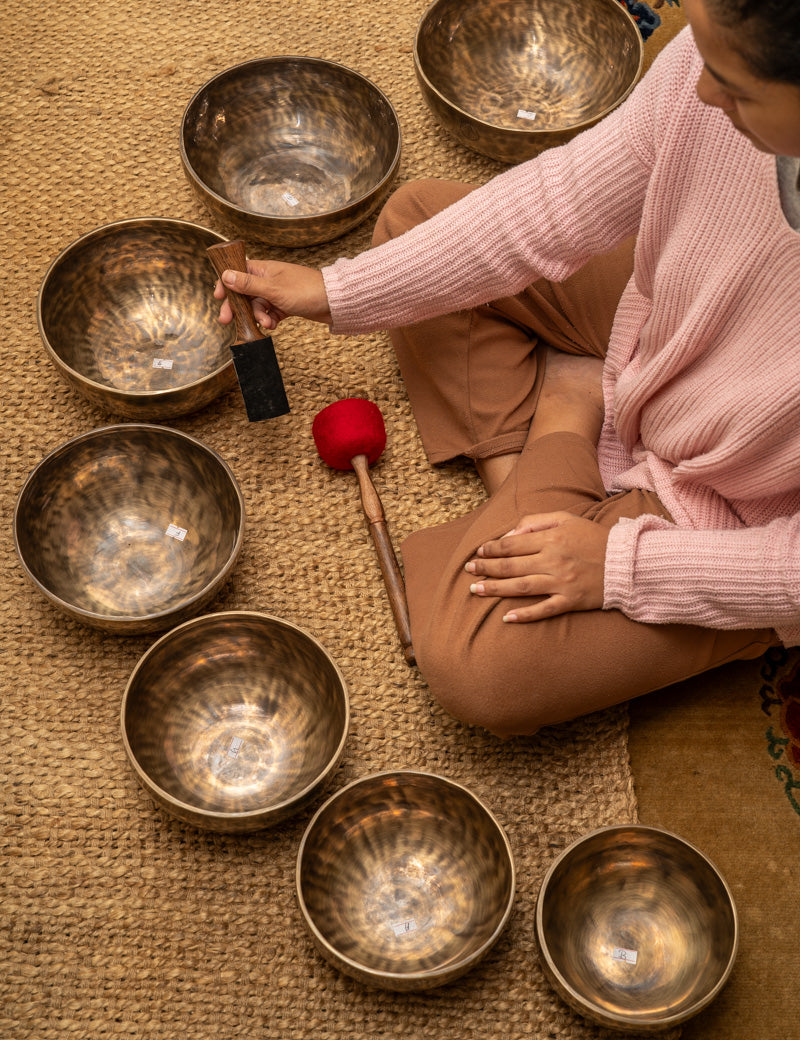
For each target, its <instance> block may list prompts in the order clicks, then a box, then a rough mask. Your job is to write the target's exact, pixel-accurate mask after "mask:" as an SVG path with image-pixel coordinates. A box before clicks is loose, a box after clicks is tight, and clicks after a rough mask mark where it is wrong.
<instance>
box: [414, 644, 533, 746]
mask: <svg viewBox="0 0 800 1040" xmlns="http://www.w3.org/2000/svg"><path fill="white" fill-rule="evenodd" d="M415 650H416V653H417V660H418V663H419V667H420V671H421V672H422V675H423V678H424V679H425V681H426V682H427V684H428V688H429V689H430V692H431V695H432V696H433V698H434V700H436V701H437V702H438V703H439V704H440V705H441V706H442V707H443V708H444V710H445V711H446V712H447V713H448V714H449V715H452V716H453V717H454V718H456V719H458V720H459V721H460V722H463V723H466V724H467V725H469V726H478V727H480V728H481V729H486V730H488V731H489V732H490V733H494V734H495V735H496V736H499V737H503V738H508V737H513V736H531V735H532V734H534V733H536V731H537V730H539V729H541V728H542V726H545V725H548V724H549V723H550V722H552V721H553V719H552V717H551V716H552V704H551V703H550V697H549V696H548V695H545V696H544V697H542V695H541V693H540V692H539V691H541V690H542V685H541V684H540V683H538V682H537V681H536V680H535V679H534V678H533V677H532V676H523V675H521V674H520V670H519V667H518V666H516V665H515V664H514V663H513V662H509V661H504V660H503V657H504V654H502V653H496V654H491V655H490V656H487V655H486V654H480V653H478V654H470V653H469V652H467V651H466V650H465V648H464V646H463V644H462V645H461V646H460V647H459V646H457V645H455V644H454V642H453V641H452V640H445V639H441V640H436V642H435V643H430V644H428V645H425V644H422V645H418V644H417V643H416V642H415Z"/></svg>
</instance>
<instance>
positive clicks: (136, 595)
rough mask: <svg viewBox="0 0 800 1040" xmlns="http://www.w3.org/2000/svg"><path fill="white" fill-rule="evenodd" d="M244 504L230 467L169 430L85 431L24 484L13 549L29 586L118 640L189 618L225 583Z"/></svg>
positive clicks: (112, 428)
mask: <svg viewBox="0 0 800 1040" xmlns="http://www.w3.org/2000/svg"><path fill="white" fill-rule="evenodd" d="M244 520H245V514H244V501H243V498H242V494H241V491H240V490H239V486H238V484H237V482H236V478H235V477H234V475H233V473H232V472H231V470H230V468H229V467H228V465H227V463H225V462H224V461H223V459H222V458H221V457H220V456H219V455H218V454H217V453H216V452H214V451H212V450H211V449H210V448H208V447H206V446H205V445H204V444H201V442H200V441H198V440H195V438H193V437H190V436H188V435H187V434H185V433H179V432H178V431H177V430H173V429H169V428H167V427H165V426H150V425H146V424H138V423H129V424H125V425H122V426H107V427H103V428H102V429H98V430H92V431H90V432H88V433H84V434H82V435H80V436H78V437H75V438H74V439H73V440H70V441H68V442H67V443H66V444H63V445H62V446H61V447H59V448H56V450H55V451H53V452H51V453H50V454H49V455H47V456H46V457H45V458H44V459H43V460H42V461H41V462H40V463H39V464H38V465H37V466H36V467H35V469H34V470H33V471H32V472H31V474H30V475H29V477H28V479H27V480H26V482H25V484H24V486H23V488H22V490H21V492H20V494H19V497H18V499H17V503H16V508H15V511H14V540H15V544H16V549H17V553H18V555H19V558H20V561H21V563H22V566H23V569H24V571H25V573H26V575H27V577H28V578H29V579H30V581H31V582H32V583H33V584H34V586H35V587H36V588H37V589H38V590H39V591H40V592H41V593H42V594H43V595H44V596H45V597H46V598H47V599H48V600H49V601H50V602H51V603H52V604H53V605H54V606H56V607H58V608H59V609H61V610H63V611H64V612H65V613H66V614H68V615H69V616H70V617H72V618H74V619H76V620H78V621H82V622H84V623H86V624H89V625H92V626H94V627H96V628H101V629H104V630H106V631H108V632H115V633H119V634H125V635H128V634H135V633H145V632H155V631H158V630H159V629H164V628H168V627H169V626H171V625H175V624H178V623H179V622H181V621H184V620H186V618H188V617H191V616H192V615H193V614H196V613H197V612H198V611H199V610H200V609H201V608H202V607H203V606H205V604H207V603H208V602H210V600H211V599H212V598H213V597H214V596H215V595H216V593H217V592H218V591H219V589H220V588H221V587H222V585H223V584H224V582H225V581H226V580H227V579H228V577H229V575H230V573H231V571H232V569H233V566H234V564H235V562H236V559H237V557H238V555H239V551H240V549H241V547H242V540H243V537H244Z"/></svg>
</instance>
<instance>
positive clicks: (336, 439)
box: [311, 397, 416, 664]
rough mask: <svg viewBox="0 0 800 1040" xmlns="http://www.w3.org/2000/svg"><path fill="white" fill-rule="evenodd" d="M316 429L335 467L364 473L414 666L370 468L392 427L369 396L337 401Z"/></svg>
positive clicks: (398, 576) (378, 544)
mask: <svg viewBox="0 0 800 1040" xmlns="http://www.w3.org/2000/svg"><path fill="white" fill-rule="evenodd" d="M311 432H312V434H313V437H314V443H315V444H316V446H317V451H318V452H319V455H320V458H321V459H322V461H323V462H326V463H327V464H328V465H329V466H331V467H332V468H333V469H342V470H348V469H351V470H354V471H355V474H356V476H357V477H358V483H359V487H360V489H361V505H362V507H363V510H364V515H365V516H366V518H367V521H368V522H369V530H370V533H371V535H372V541H373V543H374V545H375V549H376V552H377V554H378V561H379V562H380V565H381V573H382V574H383V581H384V584H385V585H386V591H387V592H388V594H389V605H390V606H391V608H392V614H393V615H394V622H395V625H396V626H397V633H398V635H399V636H400V642H401V644H402V647H403V656H404V657H405V659H406V661H407V662H408V663H409V664H416V659H415V657H414V650H413V647H412V645H411V628H410V626H409V622H408V604H407V602H406V590H405V583H404V581H403V575H402V572H401V570H400V565H399V564H398V562H397V556H396V555H395V552H394V548H393V547H392V541H391V538H390V537H389V529H388V527H387V526H386V517H385V516H384V513H383V505H382V504H381V500H380V497H379V495H378V492H377V491H376V490H375V485H374V484H373V483H372V478H371V477H370V474H369V467H370V466H371V465H372V464H373V463H375V462H377V461H378V459H379V458H380V456H381V453H382V452H383V449H384V448H385V447H386V427H385V426H384V423H383V416H382V415H381V412H380V409H379V408H378V406H377V405H376V404H373V403H372V401H367V400H365V399H364V398H363V397H347V398H345V399H344V400H341V401H334V403H333V404H329V405H328V407H327V408H323V409H322V411H321V412H319V413H318V414H317V415H316V416H315V418H314V422H313V423H312V425H311Z"/></svg>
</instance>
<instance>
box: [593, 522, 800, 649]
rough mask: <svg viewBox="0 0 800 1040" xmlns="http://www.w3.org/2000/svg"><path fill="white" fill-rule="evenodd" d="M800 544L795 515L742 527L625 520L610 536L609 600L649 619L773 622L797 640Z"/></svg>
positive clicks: (608, 605) (735, 625)
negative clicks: (723, 528) (709, 527)
mask: <svg viewBox="0 0 800 1040" xmlns="http://www.w3.org/2000/svg"><path fill="white" fill-rule="evenodd" d="M798 544H800V521H798V518H797V517H781V518H779V519H777V520H774V521H773V522H772V523H771V524H768V525H766V526H765V527H751V528H747V527H745V528H740V529H739V530H736V531H717V530H700V531H687V530H685V529H681V528H678V527H676V526H675V525H674V524H671V523H670V522H669V521H668V520H664V519H663V518H662V517H658V516H641V517H638V518H637V519H635V520H621V521H620V522H619V523H618V524H616V525H615V526H614V527H613V528H612V529H611V532H610V535H609V540H608V548H607V550H606V570H605V600H604V603H603V607H604V609H606V610H608V609H612V608H616V609H618V610H621V611H622V612H623V613H624V614H626V615H627V616H628V617H630V618H633V619H634V621H642V622H645V623H647V624H665V623H669V622H674V621H680V622H683V623H685V624H690V625H702V626H703V627H707V628H720V629H745V628H774V629H776V630H777V632H778V635H779V637H780V638H781V639H782V641H783V642H784V643H785V644H786V645H787V646H794V645H796V644H797V643H800V552H799V551H798ZM676 570H677V572H678V574H679V575H680V580H676Z"/></svg>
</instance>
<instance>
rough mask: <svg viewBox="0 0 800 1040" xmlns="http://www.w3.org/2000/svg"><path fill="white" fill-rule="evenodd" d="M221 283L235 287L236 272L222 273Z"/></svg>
mask: <svg viewBox="0 0 800 1040" xmlns="http://www.w3.org/2000/svg"><path fill="white" fill-rule="evenodd" d="M222 281H223V283H224V284H225V285H231V286H233V285H236V271H223V272H222Z"/></svg>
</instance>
